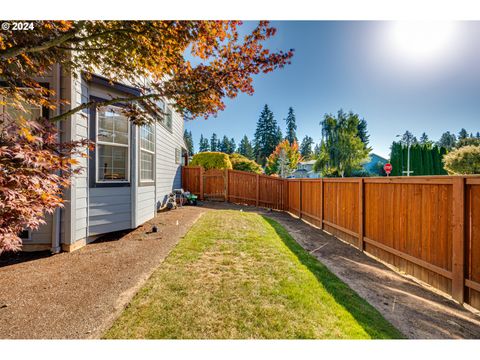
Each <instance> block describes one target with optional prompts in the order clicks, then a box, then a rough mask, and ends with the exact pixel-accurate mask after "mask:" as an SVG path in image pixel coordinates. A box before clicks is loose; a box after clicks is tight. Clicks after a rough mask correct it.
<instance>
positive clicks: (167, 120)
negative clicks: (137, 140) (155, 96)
mask: <svg viewBox="0 0 480 360" xmlns="http://www.w3.org/2000/svg"><path fill="white" fill-rule="evenodd" d="M156 104H157V106H158V107H159V108H160V110H161V111H162V112H163V113H164V115H162V116H161V117H160V119H159V121H158V122H159V123H160V124H162V126H164V127H165V128H167V130H168V131H172V110H171V109H170V108H169V107H168V106H167V104H166V103H165V101H163V100H158V101H157V102H156Z"/></svg>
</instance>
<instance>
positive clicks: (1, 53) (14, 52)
mask: <svg viewBox="0 0 480 360" xmlns="http://www.w3.org/2000/svg"><path fill="white" fill-rule="evenodd" d="M84 25H85V22H84V21H79V22H78V26H76V27H75V28H73V29H72V30H70V31H67V32H66V33H65V34H63V35H61V36H59V37H56V38H53V39H50V40H47V41H45V42H44V43H42V44H40V45H33V46H28V45H26V46H13V47H11V48H8V49H4V50H0V58H2V59H5V60H6V59H10V58H14V57H16V56H18V55H20V54H22V53H35V52H40V51H44V50H47V49H49V48H51V47H54V46H57V45H60V44H63V43H64V42H66V41H67V40H69V39H71V38H72V37H74V36H75V35H76V34H77V33H78V32H80V31H81V30H82V29H83V26H84Z"/></svg>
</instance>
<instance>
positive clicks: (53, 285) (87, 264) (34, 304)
mask: <svg viewBox="0 0 480 360" xmlns="http://www.w3.org/2000/svg"><path fill="white" fill-rule="evenodd" d="M208 210H209V209H207V208H204V207H201V206H199V207H183V208H179V209H177V210H174V211H170V212H165V213H160V214H158V215H157V216H156V217H155V218H154V219H152V220H150V221H148V222H147V223H145V224H144V225H142V226H140V227H139V228H137V229H136V230H133V231H129V232H122V233H115V234H109V235H108V236H106V237H103V238H102V239H99V240H98V241H96V242H94V243H92V244H89V245H87V246H86V247H84V248H82V249H80V250H78V251H75V252H72V253H61V254H58V255H54V256H49V255H48V254H44V253H42V254H32V253H24V254H17V255H13V256H12V255H8V256H4V255H2V256H1V257H0V289H2V290H1V292H0V338H22V339H31V338H35V339H61V338H74V339H79V338H99V337H100V336H101V335H102V333H103V332H104V331H105V330H106V329H107V328H108V327H109V326H110V325H111V323H112V322H113V320H114V319H115V318H116V317H117V316H118V314H119V313H120V312H121V311H122V309H123V308H124V307H125V306H126V305H127V304H128V302H129V301H130V299H131V298H132V297H133V295H134V294H135V293H136V292H137V291H138V289H139V288H140V287H141V286H142V285H143V283H144V282H145V280H146V279H148V277H149V276H150V275H151V274H152V272H153V271H154V270H155V269H156V268H157V267H158V265H159V264H160V263H161V262H162V260H163V259H164V258H165V257H166V256H167V255H168V253H169V252H170V251H171V249H172V248H173V247H174V246H175V245H176V244H177V243H178V241H179V240H180V239H181V238H182V237H183V236H184V235H185V234H186V232H187V231H188V229H189V228H190V227H191V226H192V225H193V223H194V222H195V221H196V220H197V219H198V218H199V217H200V215H201V214H202V213H203V212H205V211H208ZM154 224H155V225H157V227H158V232H156V233H152V232H151V229H152V226H153V225H154Z"/></svg>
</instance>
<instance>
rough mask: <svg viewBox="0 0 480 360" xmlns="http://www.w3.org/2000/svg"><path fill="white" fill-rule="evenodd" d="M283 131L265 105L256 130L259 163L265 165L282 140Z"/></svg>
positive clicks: (255, 145)
mask: <svg viewBox="0 0 480 360" xmlns="http://www.w3.org/2000/svg"><path fill="white" fill-rule="evenodd" d="M279 136H281V131H280V133H279V126H278V124H277V121H276V120H275V118H274V116H273V113H272V112H271V111H270V109H269V108H268V105H265V106H264V108H263V110H262V112H261V114H260V117H259V118H258V121H257V129H256V130H255V137H254V140H253V143H254V152H255V158H256V160H257V163H259V164H261V165H262V166H265V163H266V161H267V157H268V156H269V155H270V154H271V153H272V152H273V151H274V150H275V148H276V147H277V145H278V144H279V143H280V141H281V137H280V138H279Z"/></svg>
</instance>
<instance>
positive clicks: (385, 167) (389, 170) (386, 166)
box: [383, 163, 392, 175]
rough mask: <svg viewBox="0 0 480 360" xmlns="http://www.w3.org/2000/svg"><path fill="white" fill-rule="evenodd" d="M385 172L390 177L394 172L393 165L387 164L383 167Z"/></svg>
mask: <svg viewBox="0 0 480 360" xmlns="http://www.w3.org/2000/svg"><path fill="white" fill-rule="evenodd" d="M383 170H385V172H386V173H387V175H390V173H391V172H392V164H390V163H386V164H385V165H383Z"/></svg>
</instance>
